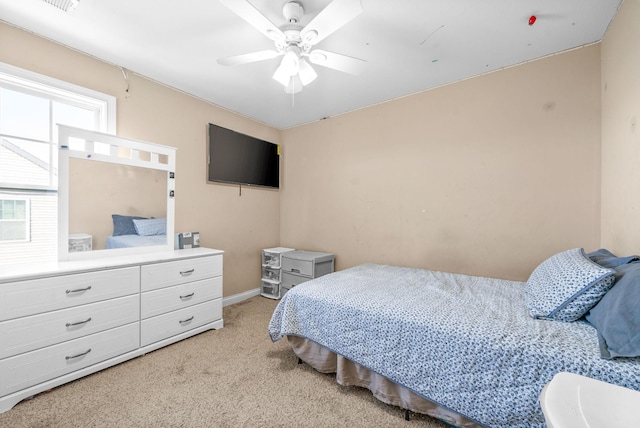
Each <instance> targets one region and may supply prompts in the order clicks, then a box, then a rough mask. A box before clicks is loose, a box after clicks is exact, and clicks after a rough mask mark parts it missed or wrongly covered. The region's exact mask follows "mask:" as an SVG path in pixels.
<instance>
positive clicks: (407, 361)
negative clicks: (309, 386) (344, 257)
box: [269, 264, 640, 428]
mask: <svg viewBox="0 0 640 428" xmlns="http://www.w3.org/2000/svg"><path fill="white" fill-rule="evenodd" d="M524 293H525V283H523V282H517V281H508V280H503V279H494V278H484V277H476V276H468V275H460V274H453V273H446V272H437V271H430V270H424V269H414V268H406V267H399V266H386V265H375V264H365V265H360V266H356V267H354V268H351V269H347V270H344V271H340V272H336V273H333V274H329V275H325V276H323V277H320V278H317V279H315V280H312V281H309V282H306V283H303V284H300V285H298V286H296V287H294V288H293V289H292V290H291V291H289V292H288V293H287V294H286V295H285V296H284V297H283V299H282V300H281V301H280V302H279V304H278V306H277V307H276V309H275V311H274V314H273V316H272V318H271V321H270V323H269V334H270V337H271V339H272V340H273V341H277V340H280V339H281V338H283V337H285V336H298V337H302V338H306V339H309V340H311V341H313V342H315V343H317V344H319V345H321V346H322V347H324V348H327V349H328V350H330V351H332V352H334V353H336V354H338V355H341V356H344V357H345V358H347V359H349V360H350V361H353V362H356V363H357V364H359V365H361V366H363V367H365V368H366V369H368V370H371V371H372V372H374V373H377V374H379V375H381V376H383V377H385V378H387V379H389V380H390V381H392V382H394V383H396V384H398V385H400V386H402V387H404V388H406V389H408V390H409V391H412V392H413V393H415V394H417V395H418V396H420V397H423V398H425V399H427V400H429V401H431V402H433V403H435V404H437V405H439V406H441V407H443V408H445V409H448V410H450V411H452V412H455V413H457V414H460V415H463V416H465V417H466V418H468V419H469V420H471V421H473V422H476V423H478V424H479V425H483V426H489V427H540V428H542V427H544V426H545V422H544V417H543V414H542V411H541V408H540V405H539V403H538V397H539V395H540V392H541V390H542V388H543V386H544V385H545V384H546V383H548V382H549V381H550V380H551V379H552V377H553V376H554V375H555V374H556V373H558V372H561V371H567V372H573V373H577V374H581V375H584V376H589V377H592V378H595V379H599V380H602V381H605V382H609V383H613V384H617V385H621V386H624V387H627V388H631V389H636V390H638V389H640V387H639V384H638V381H639V379H640V359H638V358H634V359H623V360H604V359H602V358H600V353H599V348H598V339H597V334H596V331H595V329H594V328H593V327H592V326H591V325H590V324H588V323H587V322H585V321H576V322H572V323H566V322H558V321H546V320H535V319H533V318H531V317H530V316H529V315H528V312H527V309H526V306H525V302H524Z"/></svg>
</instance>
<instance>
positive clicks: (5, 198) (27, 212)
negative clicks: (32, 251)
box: [0, 195, 31, 245]
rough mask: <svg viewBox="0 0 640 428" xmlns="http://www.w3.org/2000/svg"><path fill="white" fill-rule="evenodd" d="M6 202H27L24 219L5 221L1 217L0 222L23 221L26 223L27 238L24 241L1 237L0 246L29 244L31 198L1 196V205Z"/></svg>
mask: <svg viewBox="0 0 640 428" xmlns="http://www.w3.org/2000/svg"><path fill="white" fill-rule="evenodd" d="M4 201H24V202H25V214H24V219H4V218H2V217H0V222H3V221H9V220H11V221H16V220H19V221H22V222H24V229H25V238H24V239H2V237H1V236H0V245H4V244H11V243H14V242H29V241H31V198H29V197H27V196H19V195H16V196H11V195H2V196H0V203H2V202H4Z"/></svg>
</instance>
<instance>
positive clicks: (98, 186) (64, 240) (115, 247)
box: [58, 125, 176, 260]
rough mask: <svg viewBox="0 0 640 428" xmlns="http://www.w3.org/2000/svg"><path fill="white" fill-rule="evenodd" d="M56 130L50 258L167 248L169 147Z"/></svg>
mask: <svg viewBox="0 0 640 428" xmlns="http://www.w3.org/2000/svg"><path fill="white" fill-rule="evenodd" d="M58 131H59V133H58V134H59V164H58V165H59V174H58V176H59V180H58V259H59V260H79V259H85V258H97V257H103V256H118V255H126V254H133V253H147V252H155V251H168V250H173V248H174V224H173V219H174V211H175V203H174V192H175V152H176V149H175V148H173V147H168V146H162V145H158V144H152V143H147V142H144V141H136V140H129V139H126V138H121V137H117V136H115V135H110V134H103V133H100V132H95V131H88V130H85V129H80V128H74V127H70V126H65V125H58Z"/></svg>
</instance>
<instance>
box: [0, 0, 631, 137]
mask: <svg viewBox="0 0 640 428" xmlns="http://www.w3.org/2000/svg"><path fill="white" fill-rule="evenodd" d="M236 1H244V0H236ZM298 1H299V2H300V3H301V4H302V5H303V6H304V9H305V16H304V17H303V18H302V20H301V22H300V24H302V25H305V24H306V23H308V22H309V21H310V20H311V18H313V17H314V16H315V15H316V14H318V13H319V12H320V11H321V10H322V9H323V8H324V7H326V6H327V5H328V4H329V3H330V0H298ZM249 2H250V3H251V4H252V5H253V6H255V7H256V8H257V9H258V10H260V11H261V12H262V14H264V16H266V17H267V18H268V19H269V20H271V21H272V22H273V23H274V24H275V25H276V26H278V27H279V26H280V25H282V24H283V23H284V17H283V15H282V7H283V5H284V4H285V3H286V2H287V0H249ZM361 3H362V7H363V9H364V11H363V13H362V14H360V15H359V16H357V17H356V18H355V19H353V20H352V21H351V22H349V23H348V24H346V25H345V26H344V27H342V28H340V29H339V30H337V31H336V32H335V33H333V34H331V35H330V36H329V37H327V38H326V39H324V40H322V41H321V42H320V43H318V45H317V46H316V47H317V48H319V49H324V50H328V51H333V52H336V53H340V54H344V55H348V56H352V57H356V58H361V59H363V60H366V61H367V63H366V67H365V71H364V72H363V73H362V74H361V75H359V76H353V75H350V74H346V73H342V72H339V71H335V70H332V69H328V68H325V67H320V66H317V65H314V66H313V68H314V69H315V71H316V72H317V73H318V78H317V79H316V80H315V81H314V82H312V83H311V84H309V85H308V86H305V87H304V89H303V90H302V92H300V93H297V94H295V95H293V96H292V95H287V94H285V92H284V89H283V87H282V85H280V84H279V83H277V82H276V81H275V80H273V79H272V78H271V76H272V75H273V73H274V71H275V69H276V68H277V67H278V65H279V63H280V59H279V58H275V59H270V60H265V61H261V62H256V63H251V64H244V65H238V66H233V67H227V66H222V65H219V64H218V63H217V61H216V60H217V59H218V58H222V57H227V56H232V55H240V54H245V53H250V52H255V51H260V50H266V49H273V42H272V41H271V40H269V39H268V38H267V37H265V36H264V35H263V34H261V33H260V32H259V31H257V30H256V29H255V28H253V27H252V26H250V25H249V24H248V23H247V22H246V21H245V20H243V19H241V18H240V17H239V16H237V15H235V14H234V13H233V12H231V11H230V10H229V9H228V8H227V7H225V6H224V5H223V4H221V3H220V2H219V1H218V0H80V3H79V5H78V7H77V9H76V10H75V11H74V12H73V13H65V12H63V11H61V10H60V9H58V8H56V7H54V6H52V5H50V4H47V3H45V2H44V1H43V0H0V20H2V21H4V22H7V23H9V24H11V25H14V26H16V27H19V28H23V29H26V30H28V31H30V32H33V33H35V34H38V35H41V36H43V37H45V38H48V39H51V40H54V41H56V42H59V43H61V44H63V45H66V46H69V47H72V48H74V49H77V50H79V51H81V52H85V53H87V54H90V55H92V56H95V57H97V58H100V59H102V60H105V61H107V62H109V63H112V64H115V65H117V66H120V67H123V68H124V69H126V70H128V71H129V72H135V73H137V74H140V75H143V76H146V77H148V78H151V79H153V80H155V81H158V82H161V83H163V84H166V85H168V86H171V87H173V88H176V89H179V90H181V91H183V92H186V93H188V94H191V95H194V96H196V97H199V98H201V99H204V100H206V101H209V102H211V103H213V104H215V105H218V106H221V107H223V108H226V109H228V110H231V111H234V112H237V113H239V114H241V115H243V116H246V117H249V118H252V119H255V120H257V121H260V122H263V123H265V124H267V125H270V126H273V127H275V128H278V129H284V128H289V127H293V126H296V125H300V124H304V123H308V122H313V121H316V120H320V119H322V118H324V117H330V116H335V115H338V114H341V113H345V112H348V111H352V110H356V109H359V108H363V107H366V106H369V105H373V104H377V103H380V102H384V101H387V100H391V99H394V98H398V97H402V96H405V95H409V94H412V93H416V92H420V91H424V90H428V89H431V88H434V87H437V86H441V85H444V84H447V83H451V82H456V81H459V80H461V79H466V78H469V77H473V76H477V75H480V74H483V73H487V72H491V71H495V70H498V69H501V68H504V67H508V66H511V65H515V64H520V63H523V62H526V61H530V60H533V59H537V58H541V57H544V56H547V55H550V54H554V53H557V52H562V51H566V50H568V49H572V48H576V47H579V46H583V45H587V44H591V43H594V42H599V41H600V40H601V39H602V37H603V36H604V33H605V31H606V29H607V27H608V25H609V23H610V22H611V21H612V19H613V18H614V16H615V13H616V11H617V10H618V8H619V6H620V4H621V3H622V0H535V1H533V0H482V1H480V0H395V1H391V0H361ZM531 15H536V17H537V21H536V22H535V24H534V25H532V26H530V25H529V24H528V21H529V17H530V16H531ZM123 78H124V77H123Z"/></svg>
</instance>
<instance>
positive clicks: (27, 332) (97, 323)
mask: <svg viewBox="0 0 640 428" xmlns="http://www.w3.org/2000/svg"><path fill="white" fill-rule="evenodd" d="M139 319H140V296H139V295H138V294H135V295H132V296H127V297H120V298H117V299H111V300H105V301H102V302H97V303H90V304H88V305H83V306H76V307H73V308H69V309H62V310H59V311H54V312H47V313H45V314H40V315H34V316H30V317H22V318H17V319H13V320H9V321H3V322H0V343H1V344H2V346H1V347H0V359H1V358H6V357H11V356H13V355H18V354H21V353H24V352H29V351H34V350H36V349H39V348H44V347H46V346H49V345H54V344H56V343H61V342H66V341H67V340H72V339H77V338H79V337H82V336H87V335H89V334H93V333H97V332H100V331H104V330H108V329H110V328H114V327H119V326H121V325H125V324H129V323H132V322H136V321H138V320H139Z"/></svg>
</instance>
